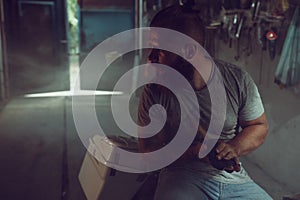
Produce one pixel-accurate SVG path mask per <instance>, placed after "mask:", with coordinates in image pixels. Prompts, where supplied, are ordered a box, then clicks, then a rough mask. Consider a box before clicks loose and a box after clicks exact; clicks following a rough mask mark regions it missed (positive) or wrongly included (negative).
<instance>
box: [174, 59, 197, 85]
mask: <svg viewBox="0 0 300 200" xmlns="http://www.w3.org/2000/svg"><path fill="white" fill-rule="evenodd" d="M170 67H172V68H173V69H175V70H177V71H178V72H179V73H180V74H181V75H183V76H184V77H185V78H186V79H187V80H188V81H189V82H191V81H192V80H193V77H194V67H193V65H192V64H191V63H189V62H188V61H186V60H185V59H184V58H182V57H181V56H177V59H176V61H175V62H174V63H173V64H171V65H170Z"/></svg>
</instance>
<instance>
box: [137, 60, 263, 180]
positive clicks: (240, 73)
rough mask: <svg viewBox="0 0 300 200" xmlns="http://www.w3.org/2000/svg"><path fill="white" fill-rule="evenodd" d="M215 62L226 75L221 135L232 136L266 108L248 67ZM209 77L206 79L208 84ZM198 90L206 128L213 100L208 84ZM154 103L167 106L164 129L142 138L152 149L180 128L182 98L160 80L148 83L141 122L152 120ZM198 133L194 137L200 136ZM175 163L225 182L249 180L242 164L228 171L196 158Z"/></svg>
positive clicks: (142, 106)
mask: <svg viewBox="0 0 300 200" xmlns="http://www.w3.org/2000/svg"><path fill="white" fill-rule="evenodd" d="M214 62H215V64H216V66H217V67H218V70H219V72H220V73H221V75H222V76H223V80H224V86H225V92H226V98H227V107H226V120H225V123H224V127H223V130H222V133H221V136H220V139H224V140H230V139H232V138H234V137H235V135H236V134H238V133H239V128H240V127H239V121H250V120H253V119H256V118H258V117H260V116H261V115H262V114H263V113H264V108H263V105H262V101H261V98H260V95H259V92H258V89H257V87H256V85H255V83H254V81H253V80H252V78H251V77H250V75H249V74H248V73H247V72H246V71H244V70H242V69H240V68H239V67H237V66H234V65H231V64H228V63H225V62H222V61H219V60H214ZM214 75H215V73H214V70H212V73H211V77H210V80H211V79H212V78H214ZM210 80H208V82H207V84H208V85H209V84H210ZM195 93H196V95H197V98H198V104H199V109H200V116H201V118H200V122H199V124H200V125H201V126H202V127H204V129H207V127H208V125H209V123H210V119H211V100H210V96H209V91H208V88H207V87H204V88H203V89H201V90H199V91H195ZM154 104H160V105H162V106H163V107H164V108H165V110H166V113H167V121H166V123H165V125H164V127H163V128H162V130H161V131H160V132H159V133H157V134H156V135H155V136H153V137H151V138H147V139H143V140H140V141H142V143H143V148H146V149H148V150H151V151H154V150H158V149H159V148H162V147H163V146H165V145H167V144H168V142H170V141H171V140H172V138H173V137H174V135H175V134H176V131H177V130H178V127H179V123H180V114H181V111H180V105H179V102H178V100H177V99H176V97H175V95H174V94H173V93H172V92H171V91H170V90H168V89H167V88H165V87H163V86H160V85H157V84H148V85H146V86H145V87H144V89H143V93H142V95H141V98H140V103H139V110H138V123H139V125H141V126H145V125H147V124H148V123H149V122H150V118H149V109H150V107H151V106H152V105H154ZM197 137H198V136H196V139H195V140H197ZM199 137H201V136H199ZM198 141H199V138H198ZM176 165H177V166H178V165H181V167H183V166H184V167H187V168H191V169H193V170H198V171H200V172H203V176H204V177H207V178H213V179H214V180H218V181H221V182H225V183H242V182H246V181H248V180H250V178H249V176H248V175H247V173H246V171H245V170H244V169H243V167H242V170H241V171H240V172H233V173H227V172H226V171H224V170H217V169H215V168H213V167H212V166H211V165H209V164H207V163H205V162H200V161H197V160H193V161H189V162H183V163H182V162H178V164H176ZM171 167H173V166H171Z"/></svg>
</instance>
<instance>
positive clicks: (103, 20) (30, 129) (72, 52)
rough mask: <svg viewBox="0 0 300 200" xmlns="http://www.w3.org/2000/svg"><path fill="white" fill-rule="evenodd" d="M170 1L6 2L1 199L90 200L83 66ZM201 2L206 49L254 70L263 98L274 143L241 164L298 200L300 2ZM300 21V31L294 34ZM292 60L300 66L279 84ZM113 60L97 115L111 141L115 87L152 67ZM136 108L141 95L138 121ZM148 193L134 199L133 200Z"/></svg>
mask: <svg viewBox="0 0 300 200" xmlns="http://www.w3.org/2000/svg"><path fill="white" fill-rule="evenodd" d="M173 3H177V0H126V1H124V0H101V1H99V0H78V1H77V0H35V1H32V0H30V1H28V0H0V16H1V23H0V34H1V35H0V36H1V37H0V160H1V165H0V177H1V178H0V199H3V200H17V199H18V200H19V199H28V200H40V199H45V200H48V199H49V200H56V199H63V200H85V199H87V198H86V194H85V192H84V190H83V189H82V186H81V184H80V181H79V179H78V175H79V172H80V168H81V166H82V163H83V159H84V156H85V154H86V151H87V150H86V148H85V146H84V145H83V143H82V141H81V140H80V136H79V135H78V133H77V130H76V127H75V124H74V119H73V113H72V91H71V90H72V89H73V88H74V87H79V88H80V89H81V90H82V91H84V92H85V93H84V95H90V96H91V95H95V93H94V92H93V90H92V89H93V87H92V85H91V83H90V81H89V77H86V74H84V72H80V70H79V69H80V65H81V64H82V63H83V62H84V59H85V58H86V57H87V55H88V54H89V53H90V52H91V51H92V50H93V48H95V47H96V46H97V45H98V44H99V43H100V42H102V41H104V40H106V39H107V38H109V37H110V36H113V35H115V34H118V33H120V32H122V31H126V30H130V29H133V28H139V27H146V26H148V25H149V21H150V19H151V18H152V17H153V16H154V14H155V13H157V12H158V11H159V10H160V9H162V8H164V7H166V6H168V5H171V4H173ZM195 4H196V6H199V8H201V11H202V15H203V18H204V19H205V21H206V22H207V30H206V31H207V32H208V33H209V34H208V35H209V38H208V39H207V41H206V43H205V48H206V49H207V51H208V52H209V53H210V55H211V56H213V57H215V58H218V59H221V60H224V61H227V62H229V63H233V64H235V65H237V66H240V67H241V68H243V69H245V70H246V71H247V72H249V73H250V75H251V76H252V78H253V79H254V81H255V83H256V84H257V86H258V89H259V91H260V94H261V97H262V101H263V104H264V107H265V112H266V115H267V119H268V123H269V135H268V138H267V139H266V141H265V143H264V144H263V145H262V146H261V147H260V148H259V149H258V150H256V151H255V152H253V153H251V154H250V155H247V156H246V157H244V158H243V159H242V161H243V165H244V167H245V168H246V170H247V171H248V172H249V174H250V176H251V177H252V178H253V179H254V180H255V181H256V182H257V183H258V184H259V185H260V186H261V187H263V188H264V189H265V190H266V191H267V192H268V193H269V194H270V195H271V196H272V197H273V198H274V199H276V200H277V199H278V200H281V199H285V200H287V199H300V197H299V195H298V194H300V173H299V168H300V156H299V152H300V147H299V142H300V106H299V102H300V50H299V49H300V48H298V47H295V49H296V50H295V52H293V53H291V52H290V53H286V52H285V49H286V48H288V46H289V45H288V44H287V42H288V39H289V38H296V39H294V40H293V41H294V44H296V46H299V44H300V39H299V38H300V28H299V27H300V14H299V13H300V3H299V1H297V0H289V1H287V0H265V1H261V0H252V1H251V0H248V1H247V0H213V1H209V0H195ZM297 9H298V10H299V12H298V13H297V12H296V11H297ZM295 13H296V14H295ZM297 14H298V15H297ZM296 18H297V19H296ZM295 20H296V21H297V20H298V22H297V23H296V29H297V28H298V32H296V31H295V35H290V34H291V31H290V30H291V24H293V23H295ZM296 34H298V35H296ZM297 38H298V39H297ZM297 41H298V42H299V43H298V44H297ZM292 44H293V43H291V44H290V45H292ZM292 46H295V45H292ZM299 47H300V46H299ZM287 56H289V58H290V57H291V58H290V59H292V60H293V61H294V62H296V63H294V65H293V66H296V68H293V69H291V71H289V73H288V75H287V77H286V78H285V79H284V80H283V79H281V80H279V77H278V76H277V75H278V69H279V65H280V64H282V63H283V62H284V61H283V60H284V58H286V57H287ZM292 56H294V57H293V58H292ZM295 57H297V58H295ZM106 58H107V59H114V58H117V59H116V60H115V61H114V62H113V63H112V64H111V66H110V67H109V68H108V70H107V71H106V72H105V73H104V75H103V77H102V78H101V80H100V81H99V84H98V85H97V93H96V97H95V110H96V113H97V117H98V120H99V121H100V124H101V125H103V127H104V130H107V133H108V135H109V134H110V135H118V134H121V133H120V130H119V128H118V127H117V126H116V124H115V123H114V122H113V117H112V114H111V111H110V109H111V107H110V106H111V105H110V100H111V96H112V95H114V93H113V89H114V88H113V87H114V84H115V83H116V81H117V80H118V79H119V78H120V77H121V76H122V74H124V73H125V72H127V71H128V70H130V69H132V68H134V66H136V65H139V64H143V63H145V62H146V60H145V52H144V51H137V52H130V53H128V54H126V55H122V56H121V57H120V55H119V54H118V49H116V50H115V51H112V52H111V53H110V54H108V55H106ZM287 68H289V66H285V69H286V70H288V69H287ZM293 70H294V71H293ZM295 74H296V75H295ZM78 77H79V78H80V79H79V81H78V79H77V78H78ZM76 80H77V83H78V82H79V84H77V85H75V82H76ZM118 95H126V94H125V92H124V93H122V91H121V93H120V94H118ZM137 102H138V95H135V96H134V97H133V98H132V99H131V105H132V106H131V107H130V108H131V109H132V110H131V113H132V116H133V118H134V117H135V114H136V109H137V106H136V105H137V104H138V103H137ZM152 178H153V177H152ZM153 179H155V176H154V178H153ZM123 184H124V187H125V185H126V183H123ZM150 184H153V183H150ZM109 190H110V191H111V193H115V192H117V191H118V190H119V189H116V188H115V187H112V188H110V189H109ZM151 195H153V193H152V191H150V190H149V191H137V193H136V195H135V196H134V197H132V198H130V199H133V200H134V199H135V200H138V199H143V200H144V199H151V198H152V196H151ZM297 195H298V197H297ZM111 199H114V198H111ZM125 200H126V199H125Z"/></svg>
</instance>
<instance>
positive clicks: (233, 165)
mask: <svg viewBox="0 0 300 200" xmlns="http://www.w3.org/2000/svg"><path fill="white" fill-rule="evenodd" d="M209 159H210V162H211V164H212V165H213V166H214V167H215V168H217V169H219V170H225V171H227V172H229V173H231V172H233V171H237V172H238V171H240V170H241V167H240V164H239V160H238V153H237V152H236V151H235V148H234V146H233V145H231V144H230V143H225V142H223V141H218V143H217V144H216V146H215V148H213V149H212V152H211V153H210V154H209Z"/></svg>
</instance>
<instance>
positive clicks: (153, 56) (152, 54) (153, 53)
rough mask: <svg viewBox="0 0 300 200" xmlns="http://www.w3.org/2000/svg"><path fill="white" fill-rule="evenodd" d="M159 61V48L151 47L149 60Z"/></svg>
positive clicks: (151, 61)
mask: <svg viewBox="0 0 300 200" xmlns="http://www.w3.org/2000/svg"><path fill="white" fill-rule="evenodd" d="M158 61H159V49H151V50H150V52H149V55H148V62H150V63H158Z"/></svg>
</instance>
